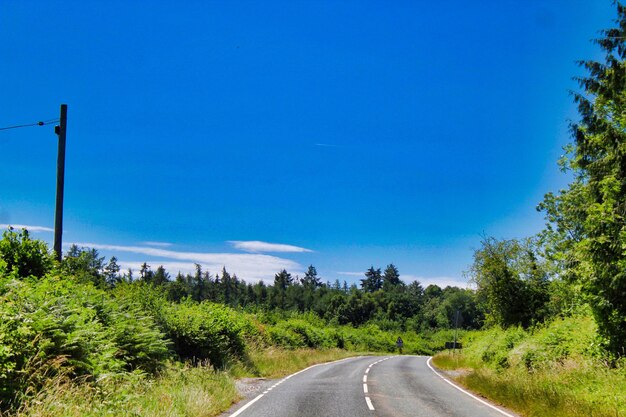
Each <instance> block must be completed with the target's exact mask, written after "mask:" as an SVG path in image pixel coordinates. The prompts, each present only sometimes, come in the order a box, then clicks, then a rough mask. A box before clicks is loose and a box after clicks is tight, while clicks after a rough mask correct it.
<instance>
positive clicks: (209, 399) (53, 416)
mask: <svg viewBox="0 0 626 417" xmlns="http://www.w3.org/2000/svg"><path fill="white" fill-rule="evenodd" d="M354 355H355V354H354V353H350V352H347V351H345V350H340V349H328V350H314V349H296V350H285V349H277V348H272V349H267V350H258V351H253V352H250V355H249V359H248V360H247V361H246V363H245V364H244V363H236V364H233V365H231V366H230V367H228V368H227V370H226V371H215V370H213V369H212V368H211V367H208V366H197V367H191V366H181V365H179V364H176V363H171V364H169V365H168V366H167V368H166V370H165V371H164V372H162V373H161V374H160V375H159V376H158V377H156V378H149V377H147V376H146V375H145V374H141V373H127V374H117V375H115V377H110V378H107V377H104V378H102V379H100V380H99V381H96V382H87V381H76V380H70V379H68V378H66V377H63V376H61V375H59V376H57V377H55V378H51V379H50V380H49V381H48V383H47V384H46V386H45V387H44V388H43V389H42V390H41V391H39V392H38V393H37V394H36V395H33V396H30V397H29V398H28V399H27V400H26V401H25V402H24V403H23V404H22V406H21V407H20V408H19V409H18V410H17V411H16V412H15V413H12V414H5V416H8V415H12V416H16V417H26V416H33V417H59V416H63V417H64V416H67V417H69V416H72V417H73V416H76V417H82V416H94V417H99V416H111V415H115V416H134V417H136V416H146V417H148V416H151V417H152V416H154V417H161V416H163V417H166V416H167V417H177V416H181V417H182V416H185V417H209V416H216V415H218V414H220V413H221V412H223V411H225V410H227V409H228V408H229V407H230V406H231V405H232V404H233V403H235V402H236V401H237V400H239V399H240V396H239V394H238V393H237V389H236V388H235V379H236V378H241V377H267V378H280V377H283V376H286V375H289V374H291V373H293V372H296V371H298V370H300V369H303V368H306V367H308V366H310V365H314V364H316V363H322V362H328V361H333V360H337V359H343V358H346V357H350V356H354Z"/></svg>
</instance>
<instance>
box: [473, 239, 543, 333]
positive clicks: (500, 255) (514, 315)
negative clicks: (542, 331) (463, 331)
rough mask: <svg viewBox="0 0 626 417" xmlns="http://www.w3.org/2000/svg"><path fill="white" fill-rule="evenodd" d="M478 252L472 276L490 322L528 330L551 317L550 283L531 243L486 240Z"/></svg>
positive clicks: (475, 254) (475, 253) (476, 252)
mask: <svg viewBox="0 0 626 417" xmlns="http://www.w3.org/2000/svg"><path fill="white" fill-rule="evenodd" d="M481 244H482V247H481V248H480V249H478V250H476V251H475V252H474V263H473V264H472V266H471V269H470V272H469V275H470V277H471V279H472V280H473V281H474V283H475V284H476V286H477V287H478V289H477V295H478V298H479V300H480V301H481V302H482V304H483V305H484V308H485V310H486V313H487V314H486V315H487V320H488V321H491V322H492V323H495V324H498V325H501V326H503V327H508V326H518V325H521V326H524V327H528V326H530V325H531V324H533V323H538V322H542V321H543V320H544V319H545V317H546V314H547V303H548V301H549V292H548V290H549V281H548V276H547V273H546V272H545V268H544V266H543V265H541V264H540V263H539V261H538V259H537V256H536V255H535V253H536V250H535V249H534V247H533V243H532V242H531V241H526V242H520V241H518V240H497V239H495V238H492V237H489V238H485V239H483V241H482V242H481Z"/></svg>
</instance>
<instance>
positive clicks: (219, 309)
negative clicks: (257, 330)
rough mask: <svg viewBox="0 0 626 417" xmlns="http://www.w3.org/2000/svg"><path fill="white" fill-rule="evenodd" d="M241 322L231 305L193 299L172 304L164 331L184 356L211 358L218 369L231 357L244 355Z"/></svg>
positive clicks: (165, 318)
mask: <svg viewBox="0 0 626 417" xmlns="http://www.w3.org/2000/svg"><path fill="white" fill-rule="evenodd" d="M242 321H243V320H242V316H241V315H239V316H238V315H237V313H236V312H235V311H234V310H232V309H231V308H229V307H226V306H224V305H220V304H213V303H208V302H202V303H195V302H193V301H190V300H187V301H184V302H182V303H180V304H169V305H168V306H167V307H166V309H165V311H164V315H163V324H164V331H165V332H166V334H167V336H168V337H169V338H170V339H171V340H172V342H173V343H174V350H175V351H176V353H177V354H178V355H179V356H180V357H181V358H184V359H191V360H195V361H202V360H209V362H210V363H211V364H212V365H213V366H215V367H218V368H219V367H223V366H224V365H225V364H226V362H227V360H228V359H229V358H230V357H241V356H242V355H243V354H244V352H245V341H244V338H243V334H244V325H243V322H242Z"/></svg>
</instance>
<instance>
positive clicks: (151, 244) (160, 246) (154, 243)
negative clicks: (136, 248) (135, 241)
mask: <svg viewBox="0 0 626 417" xmlns="http://www.w3.org/2000/svg"><path fill="white" fill-rule="evenodd" d="M141 244H142V245H146V246H157V247H159V248H167V247H169V246H172V244H171V243H169V242H153V241H147V242H141Z"/></svg>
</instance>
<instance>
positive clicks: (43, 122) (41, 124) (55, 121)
mask: <svg viewBox="0 0 626 417" xmlns="http://www.w3.org/2000/svg"><path fill="white" fill-rule="evenodd" d="M58 122H59V119H49V120H42V121H39V122H37V123H30V124H26V125H15V126H6V127H0V130H9V129H19V128H21V127H31V126H45V125H50V124H53V123H58Z"/></svg>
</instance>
